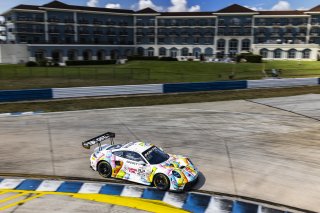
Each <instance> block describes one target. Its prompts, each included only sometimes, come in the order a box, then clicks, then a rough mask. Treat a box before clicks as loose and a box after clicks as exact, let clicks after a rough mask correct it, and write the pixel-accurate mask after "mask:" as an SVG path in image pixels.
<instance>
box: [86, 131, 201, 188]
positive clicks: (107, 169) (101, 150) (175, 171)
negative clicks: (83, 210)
mask: <svg viewBox="0 0 320 213" xmlns="http://www.w3.org/2000/svg"><path fill="white" fill-rule="evenodd" d="M114 137H115V134H114V133H111V132H108V133H105V134H102V135H100V136H98V137H95V138H93V139H90V140H88V141H85V142H83V143H82V146H83V147H84V148H87V149H90V147H91V146H92V145H94V144H98V145H99V147H97V148H96V149H95V150H94V153H93V154H92V155H91V157H90V162H91V168H92V169H93V170H95V171H98V172H99V174H100V175H101V176H102V177H105V178H109V177H114V178H119V179H124V180H129V181H133V182H136V183H140V184H144V185H154V186H156V187H157V188H158V189H159V190H163V191H166V190H174V191H182V190H188V189H190V188H191V187H192V185H193V184H194V183H195V182H196V181H197V178H198V173H199V172H198V170H197V169H196V167H195V166H194V165H193V163H192V162H191V161H190V159H189V158H186V157H183V156H180V155H171V154H167V153H165V152H164V151H163V150H162V149H161V148H158V147H156V146H155V145H153V144H149V143H145V142H130V143H126V144H116V145H114V144H113V138H114ZM108 138H110V139H111V145H109V144H104V145H101V142H102V141H103V140H106V139H108Z"/></svg>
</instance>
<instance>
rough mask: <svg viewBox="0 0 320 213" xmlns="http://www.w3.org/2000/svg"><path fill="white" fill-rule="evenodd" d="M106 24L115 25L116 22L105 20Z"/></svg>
mask: <svg viewBox="0 0 320 213" xmlns="http://www.w3.org/2000/svg"><path fill="white" fill-rule="evenodd" d="M106 25H109V26H113V25H116V22H114V21H107V22H106Z"/></svg>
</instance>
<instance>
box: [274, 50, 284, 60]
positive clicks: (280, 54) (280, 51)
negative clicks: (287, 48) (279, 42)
mask: <svg viewBox="0 0 320 213" xmlns="http://www.w3.org/2000/svg"><path fill="white" fill-rule="evenodd" d="M281 56H282V50H281V49H276V50H275V51H274V56H273V57H274V58H281Z"/></svg>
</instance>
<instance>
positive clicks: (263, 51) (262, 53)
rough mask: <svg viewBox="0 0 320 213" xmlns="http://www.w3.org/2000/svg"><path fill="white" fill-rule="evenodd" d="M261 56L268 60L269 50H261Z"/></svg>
mask: <svg viewBox="0 0 320 213" xmlns="http://www.w3.org/2000/svg"><path fill="white" fill-rule="evenodd" d="M260 55H261V56H262V58H268V50H267V49H262V50H260Z"/></svg>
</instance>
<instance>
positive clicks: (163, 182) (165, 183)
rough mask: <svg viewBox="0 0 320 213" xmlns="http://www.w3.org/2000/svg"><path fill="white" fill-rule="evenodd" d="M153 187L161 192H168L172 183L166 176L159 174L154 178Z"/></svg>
mask: <svg viewBox="0 0 320 213" xmlns="http://www.w3.org/2000/svg"><path fill="white" fill-rule="evenodd" d="M153 185H154V186H155V187H157V189H159V190H161V191H167V190H169V188H170V181H169V178H168V177H167V176H166V175H165V174H157V175H156V176H155V177H154V178H153Z"/></svg>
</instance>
